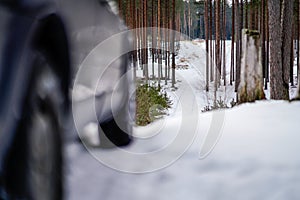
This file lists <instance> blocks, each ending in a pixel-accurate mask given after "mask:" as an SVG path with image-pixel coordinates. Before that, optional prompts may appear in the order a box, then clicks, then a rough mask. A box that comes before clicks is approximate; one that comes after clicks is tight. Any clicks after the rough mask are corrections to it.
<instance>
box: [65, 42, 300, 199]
mask: <svg viewBox="0 0 300 200" xmlns="http://www.w3.org/2000/svg"><path fill="white" fill-rule="evenodd" d="M202 45H204V44H202V43H192V42H183V43H182V44H181V50H180V52H179V55H178V58H177V64H179V63H180V59H181V58H185V61H184V62H182V63H183V64H187V65H188V68H187V69H178V70H177V71H176V73H177V78H176V79H177V81H178V82H177V84H176V87H178V89H177V90H173V89H172V88H171V87H170V86H165V87H164V90H166V91H167V92H168V94H169V95H170V97H171V99H172V100H173V103H174V105H173V108H172V109H171V110H170V112H169V115H168V116H165V117H164V118H163V119H160V120H158V121H156V122H154V123H153V124H150V125H149V126H146V127H135V130H134V136H135V137H136V140H135V142H134V143H133V144H132V145H131V146H130V147H126V148H123V149H111V150H99V149H89V153H90V154H91V155H92V156H93V157H94V158H96V159H93V158H92V157H91V156H88V155H87V153H86V151H83V150H82V149H81V148H80V147H78V146H76V145H70V146H69V147H67V152H68V154H67V155H68V156H69V160H70V164H69V166H70V167H69V168H70V172H69V175H68V183H67V185H68V188H69V189H68V192H69V195H68V199H72V200H74V199H109V200H110V199H111V200H114V199H131V200H140V199H145V200H153V199H156V200H167V199H168V200H169V199H172V200H182V199H188V200H199V199H204V200H206V199H207V200H210V199H212V200H214V199H222V200H223V199H228V200H232V199H243V200H244V199H249V200H250V199H251V200H252V199H270V200H271V199H272V200H274V199H275V200H277V199H278V200H281V199H289V200H294V199H295V200H296V199H300V190H299V188H300V156H299V155H298V152H299V151H300V123H299V118H300V102H292V103H288V102H284V101H260V102H256V103H251V104H243V105H241V106H237V107H234V108H232V109H227V110H223V111H216V112H206V113H202V112H201V109H202V108H203V107H204V106H206V105H207V104H208V103H211V101H212V100H213V96H212V92H210V93H206V92H205V91H204V86H205V85H204V83H205V79H204V77H203V75H204V74H205V73H203V68H205V57H204V56H203V55H205V52H204V48H203V46H202ZM227 48H228V49H230V45H228V47H227ZM227 52H230V51H229V50H227ZM228 55H230V54H228ZM227 58H229V56H227ZM228 60H229V59H228ZM212 88H213V87H212ZM218 95H220V96H221V98H223V100H225V101H226V102H230V101H231V99H232V98H234V97H235V94H234V92H233V89H232V88H230V87H228V88H225V87H224V88H223V92H220V93H219V94H218ZM207 152H209V153H208V154H206V153H207ZM97 161H99V162H97ZM101 163H102V164H101ZM105 166H108V167H105ZM112 168H114V169H112ZM121 171H125V172H130V173H125V172H121ZM144 172H147V173H144Z"/></svg>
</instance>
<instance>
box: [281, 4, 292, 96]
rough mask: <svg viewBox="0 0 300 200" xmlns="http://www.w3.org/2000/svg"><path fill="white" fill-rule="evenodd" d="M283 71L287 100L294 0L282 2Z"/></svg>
mask: <svg viewBox="0 0 300 200" xmlns="http://www.w3.org/2000/svg"><path fill="white" fill-rule="evenodd" d="M282 7H283V8H282V22H281V23H282V25H281V26H282V29H281V30H282V42H283V43H282V71H283V87H284V91H283V92H284V96H283V97H282V98H283V99H285V100H289V78H290V76H289V73H290V72H289V71H290V70H289V69H290V57H291V53H292V52H291V44H292V32H293V20H292V18H293V7H294V1H293V0H283V3H282Z"/></svg>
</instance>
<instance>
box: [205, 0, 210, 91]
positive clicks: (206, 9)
mask: <svg viewBox="0 0 300 200" xmlns="http://www.w3.org/2000/svg"><path fill="white" fill-rule="evenodd" d="M208 1H210V0H205V16H204V21H205V45H206V46H205V48H206V77H205V78H206V85H205V90H206V91H207V92H208V91H209V36H208V32H209V31H208V30H209V24H208V4H209V2H208Z"/></svg>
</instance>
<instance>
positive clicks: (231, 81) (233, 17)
mask: <svg viewBox="0 0 300 200" xmlns="http://www.w3.org/2000/svg"><path fill="white" fill-rule="evenodd" d="M234 23H235V5H234V1H232V30H231V67H230V85H232V84H233V81H234V43H235V28H234V27H235V25H234Z"/></svg>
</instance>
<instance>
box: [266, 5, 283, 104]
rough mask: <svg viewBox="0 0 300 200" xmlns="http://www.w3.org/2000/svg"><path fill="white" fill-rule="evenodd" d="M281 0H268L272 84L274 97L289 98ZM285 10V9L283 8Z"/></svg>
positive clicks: (272, 96) (272, 95)
mask: <svg viewBox="0 0 300 200" xmlns="http://www.w3.org/2000/svg"><path fill="white" fill-rule="evenodd" d="M280 1H281V0H273V1H269V2H268V8H269V17H270V18H269V20H270V21H269V26H270V53H271V55H270V58H271V59H270V65H271V66H270V67H271V71H270V72H271V74H270V81H271V82H270V85H271V89H270V90H271V98H272V99H287V97H288V95H287V91H286V85H285V83H284V79H285V77H284V72H283V68H282V67H283V60H282V55H283V52H282V50H283V49H282V44H283V42H282V39H283V37H282V26H281V16H280V15H278V13H281V2H280ZM283 10H284V9H283Z"/></svg>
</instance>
